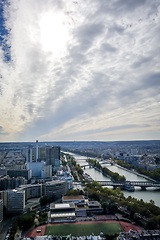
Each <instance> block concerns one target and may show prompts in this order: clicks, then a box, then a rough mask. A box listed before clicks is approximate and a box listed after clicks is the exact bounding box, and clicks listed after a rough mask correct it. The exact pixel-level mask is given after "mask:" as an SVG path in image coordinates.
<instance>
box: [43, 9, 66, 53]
mask: <svg viewBox="0 0 160 240" xmlns="http://www.w3.org/2000/svg"><path fill="white" fill-rule="evenodd" d="M40 31H41V44H42V47H43V50H44V51H50V52H52V53H53V54H57V53H60V52H61V51H62V50H63V49H64V46H65V44H66V42H67V40H68V35H69V34H68V30H67V26H65V24H64V23H63V18H62V16H61V15H58V14H55V13H51V12H50V13H45V14H44V15H43V17H42V19H41V21H40Z"/></svg>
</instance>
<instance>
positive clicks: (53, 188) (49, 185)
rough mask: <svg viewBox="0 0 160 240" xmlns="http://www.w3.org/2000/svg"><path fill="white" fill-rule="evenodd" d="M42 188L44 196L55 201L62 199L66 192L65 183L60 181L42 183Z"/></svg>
mask: <svg viewBox="0 0 160 240" xmlns="http://www.w3.org/2000/svg"><path fill="white" fill-rule="evenodd" d="M43 188H44V195H46V196H48V197H51V198H52V197H53V198H56V199H59V198H62V196H64V195H65V194H66V193H67V191H68V186H67V182H66V181H60V180H56V181H51V182H46V183H44V185H43Z"/></svg>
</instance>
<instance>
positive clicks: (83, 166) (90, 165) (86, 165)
mask: <svg viewBox="0 0 160 240" xmlns="http://www.w3.org/2000/svg"><path fill="white" fill-rule="evenodd" d="M99 163H100V164H111V165H112V162H99ZM80 167H81V168H84V169H85V167H91V168H93V167H95V166H94V165H92V164H85V165H80Z"/></svg>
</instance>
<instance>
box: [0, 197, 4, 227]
mask: <svg viewBox="0 0 160 240" xmlns="http://www.w3.org/2000/svg"><path fill="white" fill-rule="evenodd" d="M2 221H3V200H2V199H0V223H1V222H2Z"/></svg>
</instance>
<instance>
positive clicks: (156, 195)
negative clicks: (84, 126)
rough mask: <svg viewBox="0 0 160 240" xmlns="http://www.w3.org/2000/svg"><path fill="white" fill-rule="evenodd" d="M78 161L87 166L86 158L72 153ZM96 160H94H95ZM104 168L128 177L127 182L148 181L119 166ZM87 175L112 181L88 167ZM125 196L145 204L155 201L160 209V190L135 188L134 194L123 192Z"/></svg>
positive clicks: (86, 169) (95, 178)
mask: <svg viewBox="0 0 160 240" xmlns="http://www.w3.org/2000/svg"><path fill="white" fill-rule="evenodd" d="M70 154H71V155H72V156H73V157H74V158H75V159H76V161H77V163H78V164H79V165H82V166H83V165H87V162H86V156H81V155H78V154H74V153H70ZM93 159H94V158H93ZM102 166H103V167H107V168H108V169H109V170H111V171H112V172H117V173H119V174H120V175H124V176H125V177H126V180H130V181H148V180H147V179H146V178H144V177H141V176H138V175H136V174H134V173H131V172H128V171H127V170H124V169H122V168H120V167H118V166H114V165H113V166H111V165H109V164H103V165H102ZM84 172H85V173H88V174H89V175H90V176H91V177H92V178H93V179H94V180H96V181H101V180H102V181H109V180H110V179H109V178H108V177H105V176H104V175H103V174H102V173H101V172H99V171H97V170H96V169H94V168H89V167H86V168H85V170H84ZM123 193H124V196H125V197H128V196H132V197H134V198H137V199H143V200H144V202H149V201H150V200H153V201H154V202H155V205H157V206H159V207H160V189H159V188H147V189H146V190H141V188H140V187H135V191H134V192H128V191H126V190H123Z"/></svg>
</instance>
